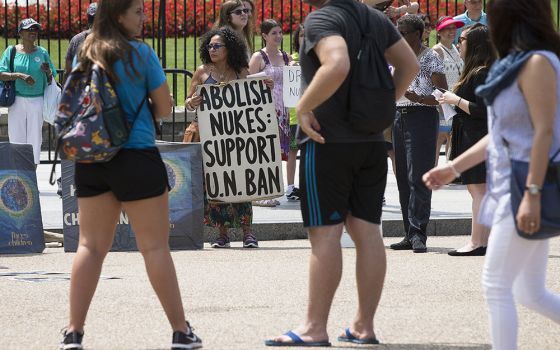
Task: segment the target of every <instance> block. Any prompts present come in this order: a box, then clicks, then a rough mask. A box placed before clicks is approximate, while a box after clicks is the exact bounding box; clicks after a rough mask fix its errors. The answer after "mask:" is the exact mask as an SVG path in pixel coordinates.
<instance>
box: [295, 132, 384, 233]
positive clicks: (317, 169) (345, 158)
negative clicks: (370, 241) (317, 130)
mask: <svg viewBox="0 0 560 350" xmlns="http://www.w3.org/2000/svg"><path fill="white" fill-rule="evenodd" d="M386 183H387V150H386V148H385V142H364V143H327V144H319V143H315V142H312V141H308V142H306V143H304V144H303V145H301V159H300V166H299V184H300V190H301V192H302V195H301V197H300V200H301V213H302V216H303V225H304V226H305V227H316V226H327V225H336V224H339V223H341V222H344V221H345V219H346V215H347V214H348V213H349V212H350V213H352V216H354V217H356V218H359V219H362V220H365V221H368V222H371V223H374V224H380V223H381V213H382V211H383V194H384V193H385V185H386Z"/></svg>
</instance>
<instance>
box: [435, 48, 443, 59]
mask: <svg viewBox="0 0 560 350" xmlns="http://www.w3.org/2000/svg"><path fill="white" fill-rule="evenodd" d="M432 50H434V51H435V52H436V53H437V54H438V55H439V57H440V58H441V59H443V49H442V48H441V45H440V44H436V45H434V47H432Z"/></svg>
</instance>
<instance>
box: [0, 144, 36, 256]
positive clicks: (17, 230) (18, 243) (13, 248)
mask: <svg viewBox="0 0 560 350" xmlns="http://www.w3.org/2000/svg"><path fill="white" fill-rule="evenodd" d="M44 249H45V238H44V235H43V220H42V217H41V203H40V202H39V190H38V188H37V175H36V172H35V162H34V160H33V147H32V146H31V145H23V144H12V143H8V142H0V254H22V253H40V252H42V251H43V250H44Z"/></svg>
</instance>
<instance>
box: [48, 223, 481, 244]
mask: <svg viewBox="0 0 560 350" xmlns="http://www.w3.org/2000/svg"><path fill="white" fill-rule="evenodd" d="M382 226H383V236H384V237H403V236H404V234H403V226H402V221H401V220H384V221H383V223H382ZM427 231H428V236H463V235H470V234H471V219H470V218H452V219H436V220H431V221H430V223H429V224H428V230H427ZM45 232H54V233H55V234H62V229H49V231H45ZM253 232H254V234H255V236H257V238H258V239H259V240H261V241H275V240H292V239H306V238H307V232H306V231H305V229H304V227H303V224H302V223H301V222H275V223H254V224H253ZM216 236H217V232H216V230H215V229H213V228H211V227H205V228H204V241H205V242H212V241H213V240H214V239H215V238H216ZM242 236H243V234H242V232H241V230H232V232H231V234H230V237H231V239H232V240H234V241H237V240H241V239H242ZM57 237H61V236H57Z"/></svg>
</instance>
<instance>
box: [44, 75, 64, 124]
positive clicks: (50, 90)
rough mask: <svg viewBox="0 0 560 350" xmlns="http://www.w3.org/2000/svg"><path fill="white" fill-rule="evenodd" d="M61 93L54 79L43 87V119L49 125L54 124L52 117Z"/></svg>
mask: <svg viewBox="0 0 560 350" xmlns="http://www.w3.org/2000/svg"><path fill="white" fill-rule="evenodd" d="M61 93H62V89H61V87H60V85H59V84H58V83H57V82H55V81H54V79H53V81H52V82H51V84H50V85H47V87H46V88H45V94H44V95H43V120H44V121H46V122H47V123H49V124H51V125H54V118H55V114H56V110H57V109H58V102H59V101H60V96H61Z"/></svg>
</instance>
